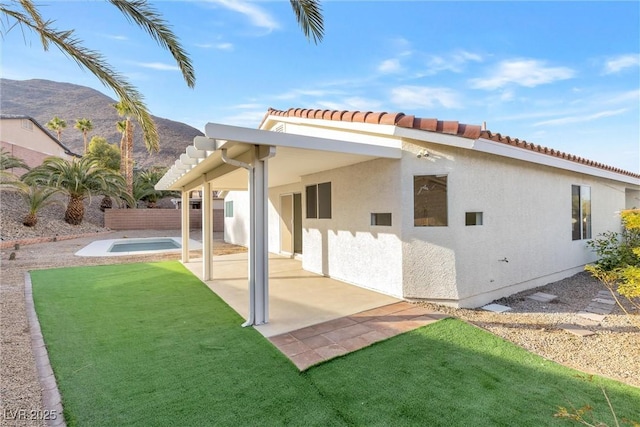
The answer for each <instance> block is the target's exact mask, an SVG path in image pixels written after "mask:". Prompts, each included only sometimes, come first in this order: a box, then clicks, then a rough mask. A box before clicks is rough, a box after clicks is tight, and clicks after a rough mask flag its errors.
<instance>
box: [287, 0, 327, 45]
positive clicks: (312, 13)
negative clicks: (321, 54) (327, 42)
mask: <svg viewBox="0 0 640 427" xmlns="http://www.w3.org/2000/svg"><path fill="white" fill-rule="evenodd" d="M289 1H290V2H291V7H292V8H293V13H294V14H295V15H296V20H297V21H298V24H299V25H300V28H301V29H302V32H303V33H304V36H305V37H306V38H307V39H310V38H313V42H314V43H315V44H318V42H319V41H322V37H324V19H323V17H322V7H321V6H320V2H319V1H318V0H289Z"/></svg>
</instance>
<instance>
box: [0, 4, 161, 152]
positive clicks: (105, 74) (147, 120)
mask: <svg viewBox="0 0 640 427" xmlns="http://www.w3.org/2000/svg"><path fill="white" fill-rule="evenodd" d="M0 12H2V13H5V14H6V15H7V16H10V17H12V18H14V19H15V20H16V21H18V22H19V23H20V24H21V25H24V26H25V27H27V28H29V29H31V30H33V31H35V32H37V33H39V34H40V35H41V36H42V37H44V38H46V39H47V40H48V42H50V43H53V44H54V45H55V46H56V47H58V49H60V51H61V52H63V53H64V54H65V55H67V56H68V57H69V58H71V59H73V60H74V61H75V62H76V63H77V64H78V65H79V66H80V67H81V68H86V69H87V70H89V71H90V72H91V73H93V74H94V75H95V76H96V77H97V78H98V80H100V82H101V83H102V84H103V85H105V86H106V87H108V88H110V89H112V90H113V91H114V92H115V93H116V95H117V96H118V97H119V98H120V101H121V102H122V103H123V104H125V105H126V106H127V107H128V108H129V109H130V111H131V112H132V115H133V116H134V117H135V119H136V120H137V121H138V123H140V127H141V128H142V132H143V135H144V143H145V145H146V147H147V150H149V151H158V146H159V144H158V141H159V136H158V130H157V128H156V125H155V123H154V121H153V118H152V117H151V114H150V113H149V111H148V110H147V106H146V105H145V104H144V97H143V96H142V94H140V92H138V90H137V89H136V88H135V87H134V86H133V85H131V84H130V83H129V82H128V81H127V80H126V79H125V78H124V77H123V76H122V75H121V74H120V73H118V72H117V71H116V70H114V69H113V68H111V66H109V64H108V63H107V62H106V61H105V59H104V56H103V55H102V54H100V53H99V52H97V51H94V50H91V49H88V48H86V47H84V46H83V45H82V42H81V41H80V40H79V39H77V38H75V36H74V32H73V30H65V31H59V30H56V29H54V28H51V25H50V24H51V23H50V22H48V21H47V22H44V23H43V24H42V26H40V25H39V24H38V23H37V22H35V21H33V20H31V19H30V18H29V16H27V15H25V14H23V13H20V12H18V11H16V10H13V9H9V8H6V7H5V6H4V5H3V4H0Z"/></svg>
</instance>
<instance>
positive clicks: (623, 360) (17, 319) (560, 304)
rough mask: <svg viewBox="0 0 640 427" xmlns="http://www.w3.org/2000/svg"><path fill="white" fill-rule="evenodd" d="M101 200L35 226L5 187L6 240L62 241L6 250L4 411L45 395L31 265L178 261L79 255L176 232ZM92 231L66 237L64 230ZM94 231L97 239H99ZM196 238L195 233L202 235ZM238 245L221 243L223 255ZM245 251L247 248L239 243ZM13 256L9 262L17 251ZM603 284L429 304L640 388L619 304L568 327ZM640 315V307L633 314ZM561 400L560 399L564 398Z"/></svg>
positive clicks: (585, 278)
mask: <svg viewBox="0 0 640 427" xmlns="http://www.w3.org/2000/svg"><path fill="white" fill-rule="evenodd" d="M98 205H99V199H98V198H95V199H93V200H92V203H91V205H90V206H88V207H87V216H86V218H85V222H83V224H82V225H80V226H70V225H68V224H66V223H65V222H64V221H63V220H62V217H63V215H64V208H63V207H61V206H51V207H48V208H46V209H44V210H43V211H42V212H41V213H40V214H39V219H40V221H39V224H38V225H37V226H36V227H34V228H32V229H29V228H27V227H24V226H23V225H22V222H21V220H22V216H23V215H24V213H25V209H24V206H23V205H22V202H21V199H19V197H18V196H17V195H15V194H10V193H7V192H6V191H0V232H1V233H0V237H1V240H2V242H5V243H6V242H14V241H17V240H20V239H29V238H36V237H54V236H58V237H59V238H58V239H57V241H54V242H48V243H37V244H29V245H25V244H22V245H20V248H19V249H17V250H16V249H15V247H14V246H13V245H12V246H11V247H10V248H8V249H3V250H2V251H1V258H0V259H1V261H0V262H1V264H0V265H1V267H0V268H1V277H2V285H1V286H0V370H1V373H0V396H1V399H0V414H5V413H6V412H4V411H9V410H11V411H15V410H16V409H24V410H27V411H31V410H34V411H42V410H43V409H46V408H42V393H41V388H40V384H39V383H38V380H37V373H36V368H35V361H34V357H33V352H32V350H31V341H30V336H29V326H28V323H27V317H26V314H25V299H24V275H25V273H26V272H27V271H29V270H33V269H43V268H55V267H65V266H76V265H95V264H113V263H124V262H136V261H150V260H166V259H177V258H178V255H176V254H165V255H141V256H135V257H101V258H82V257H76V256H74V255H73V254H74V253H75V252H76V251H77V250H79V249H80V248H82V247H84V246H86V245H87V244H89V243H90V242H92V241H94V240H96V239H98V238H99V239H112V238H122V237H157V236H165V237H172V236H178V235H179V231H177V230H176V231H173V232H170V233H168V232H167V231H153V230H151V231H133V232H132V231H126V232H123V231H121V232H115V231H110V230H107V229H105V228H103V227H102V217H101V215H102V213H101V212H100V211H99V209H97V206H98ZM87 233H91V234H92V235H90V236H89V237H86V236H85V237H81V238H74V239H69V240H64V237H65V236H74V235H86V234H87ZM96 234H97V235H98V236H99V237H96ZM196 239H197V237H196ZM234 250H238V249H237V247H233V246H231V245H224V244H223V243H222V242H217V251H218V253H224V252H225V251H234ZM240 250H242V249H240ZM12 253H13V254H15V255H14V256H15V259H14V260H10V257H11V254H12ZM603 289H605V288H604V287H603V286H602V285H601V284H600V283H599V282H597V281H596V280H594V279H593V278H591V277H590V276H589V275H588V274H587V273H580V274H577V275H575V276H573V277H570V278H567V279H564V280H560V281H558V282H555V283H551V284H548V285H546V286H543V287H541V288H537V289H532V290H529V291H526V292H522V293H519V294H516V295H513V296H511V297H509V298H503V299H501V300H499V301H496V302H497V303H499V304H503V305H506V306H509V307H511V310H510V311H508V312H505V313H493V312H488V311H484V310H480V309H475V310H468V309H454V308H448V307H441V306H435V305H431V304H423V305H427V306H429V307H430V308H432V309H434V310H437V311H440V312H443V313H447V314H450V315H452V316H455V317H458V318H461V319H463V320H466V321H469V322H471V323H473V324H475V325H477V326H479V327H481V328H484V329H486V330H489V331H491V332H492V333H494V334H496V335H498V336H501V337H503V338H504V339H507V340H509V341H512V342H514V343H516V344H518V345H520V346H522V347H524V348H525V349H527V350H530V351H532V352H534V353H537V354H539V355H541V356H543V357H546V358H548V359H551V360H554V361H556V362H559V363H562V364H565V365H567V366H570V367H573V368H576V369H579V370H581V371H584V372H586V373H593V374H598V375H603V376H607V377H610V378H614V379H617V380H619V381H623V382H625V383H627V384H631V385H633V386H636V387H640V363H638V360H640V331H639V330H638V329H637V328H635V327H634V326H633V325H632V324H631V322H630V321H629V319H628V318H627V316H626V315H624V313H623V312H622V311H621V310H620V308H619V307H617V306H616V307H614V309H613V311H612V312H611V313H610V314H608V315H607V316H606V317H605V318H604V320H602V321H601V322H600V323H599V324H591V325H588V326H585V328H587V329H589V330H590V331H592V332H595V334H593V335H591V336H586V337H581V336H577V335H574V334H572V333H570V332H568V331H566V330H564V329H563V328H562V327H561V325H563V324H575V323H577V322H579V321H581V319H580V318H579V317H578V316H577V313H578V312H579V311H581V310H584V309H585V308H586V307H587V306H588V305H589V304H590V302H591V300H592V299H593V298H595V296H596V295H597V294H598V292H599V291H601V290H603ZM535 292H545V293H548V294H553V295H556V296H557V299H555V300H554V301H552V302H548V303H543V302H539V301H535V300H532V299H529V298H527V296H528V295H531V294H533V293H535ZM634 315H636V316H640V313H637V312H636V313H634ZM561 403H562V402H559V404H561ZM0 425H1V426H5V425H7V426H8V425H45V424H44V421H38V420H33V421H24V422H23V421H21V422H20V423H19V424H16V423H15V421H12V420H9V419H7V418H6V417H4V416H3V417H0Z"/></svg>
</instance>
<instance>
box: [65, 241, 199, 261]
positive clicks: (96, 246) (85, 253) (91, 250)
mask: <svg viewBox="0 0 640 427" xmlns="http://www.w3.org/2000/svg"><path fill="white" fill-rule="evenodd" d="M151 240H173V241H174V242H176V244H177V245H178V247H177V248H172V249H155V250H148V251H128V252H109V249H110V248H111V247H112V246H113V245H114V244H116V243H143V242H148V241H151ZM198 249H202V243H200V242H198V241H197V240H193V239H189V250H190V251H191V250H198ZM180 251H182V239H181V238H180V237H137V238H123V239H106V240H96V241H94V242H91V243H89V244H88V245H87V246H85V247H84V248H82V249H80V250H79V251H78V252H76V253H75V254H74V255H75V256H81V257H102V256H108V257H112V256H131V255H147V254H162V253H172V252H173V253H176V252H180Z"/></svg>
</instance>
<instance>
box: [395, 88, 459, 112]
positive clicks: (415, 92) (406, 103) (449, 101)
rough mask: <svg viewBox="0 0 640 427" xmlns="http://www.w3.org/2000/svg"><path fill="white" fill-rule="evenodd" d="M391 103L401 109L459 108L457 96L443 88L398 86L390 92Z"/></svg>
mask: <svg viewBox="0 0 640 427" xmlns="http://www.w3.org/2000/svg"><path fill="white" fill-rule="evenodd" d="M391 102H393V103H394V104H396V105H398V106H400V107H402V108H433V107H436V106H437V105H441V106H443V107H445V108H460V107H461V106H462V104H461V102H460V99H459V95H458V94H457V93H456V92H455V91H453V90H451V89H449V88H443V87H424V86H399V87H396V88H394V89H392V90H391Z"/></svg>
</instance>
